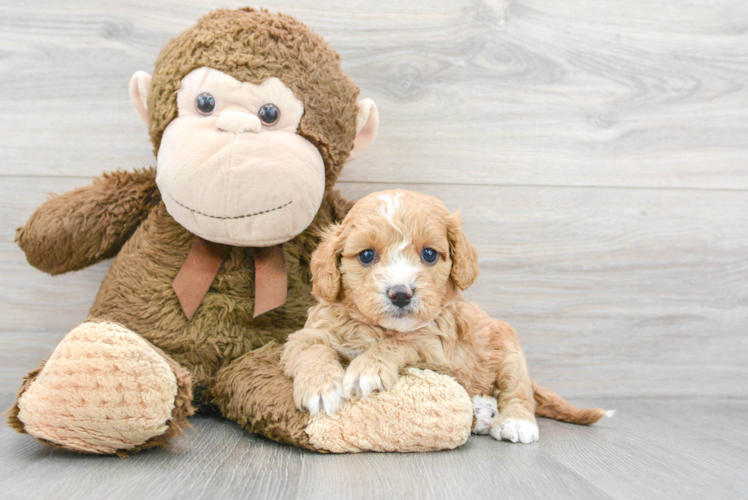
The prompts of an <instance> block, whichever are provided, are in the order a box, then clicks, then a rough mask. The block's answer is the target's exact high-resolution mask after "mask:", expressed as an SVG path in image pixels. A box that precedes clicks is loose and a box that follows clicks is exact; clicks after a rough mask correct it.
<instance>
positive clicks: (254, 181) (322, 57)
mask: <svg viewBox="0 0 748 500" xmlns="http://www.w3.org/2000/svg"><path fill="white" fill-rule="evenodd" d="M358 92H359V91H358V88H357V87H356V85H355V84H354V83H353V82H352V81H351V80H350V79H349V78H348V77H347V76H346V75H345V74H344V73H343V71H342V69H341V67H340V56H339V55H338V54H337V52H335V51H334V50H333V49H332V48H331V47H330V46H328V45H327V44H326V43H325V41H324V40H322V38H321V37H320V36H319V35H317V34H316V33H314V32H313V31H312V30H310V29H309V28H308V27H306V26H305V25H303V24H302V23H300V22H299V21H297V20H296V19H294V18H292V17H289V16H285V15H281V14H271V13H268V12H265V11H256V10H253V9H249V8H245V9H239V10H219V11H216V12H213V13H211V14H210V15H208V16H205V17H203V18H202V19H200V21H199V22H198V23H197V25H195V26H193V27H192V28H190V29H188V30H187V31H185V32H184V33H182V34H181V35H179V36H177V37H176V38H174V39H172V40H171V41H169V43H167V44H166V46H165V47H164V48H163V50H162V51H161V54H160V55H159V57H158V60H157V61H156V65H155V70H154V74H153V77H152V78H151V76H150V75H148V74H147V73H144V72H140V71H139V72H137V73H136V74H135V75H134V76H133V77H132V80H131V81H130V95H131V97H132V99H133V102H134V103H135V107H136V109H137V111H138V113H139V114H140V116H141V118H142V119H143V121H145V123H146V124H147V125H148V127H149V130H150V135H151V140H152V142H153V146H154V153H155V154H156V156H157V161H158V164H157V175H156V182H157V184H158V187H159V190H160V191H161V196H162V199H163V201H164V204H165V205H166V208H167V210H168V212H169V213H170V214H171V216H172V217H174V219H175V220H176V221H177V222H179V223H180V224H181V225H182V226H184V227H185V228H186V229H188V230H189V231H190V232H192V233H194V234H196V235H198V236H200V237H202V238H204V239H206V240H210V241H214V242H216V243H225V244H229V245H237V246H270V245H275V244H278V243H282V242H285V241H288V240H290V239H292V238H293V237H295V236H296V235H298V234H299V233H301V232H302V231H304V229H306V228H307V227H308V226H309V224H310V223H311V222H312V220H313V219H314V217H315V215H316V214H317V212H318V210H319V208H320V205H321V203H322V199H323V196H324V194H325V191H326V190H328V189H330V188H331V187H332V185H333V184H334V183H335V180H336V179H337V177H338V174H339V173H340V170H341V168H342V167H343V163H344V162H345V161H346V160H347V159H352V158H355V157H357V156H358V155H360V154H361V153H362V152H363V151H364V150H365V149H366V147H367V146H368V145H369V144H371V142H373V140H374V138H375V136H376V131H377V124H378V115H377V109H376V106H375V105H374V103H373V102H372V101H371V100H369V99H365V100H363V101H360V102H357V101H356V99H357V97H358Z"/></svg>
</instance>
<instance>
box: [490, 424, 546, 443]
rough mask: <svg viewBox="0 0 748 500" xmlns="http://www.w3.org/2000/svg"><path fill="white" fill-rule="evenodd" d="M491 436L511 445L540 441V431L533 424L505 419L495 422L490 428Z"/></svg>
mask: <svg viewBox="0 0 748 500" xmlns="http://www.w3.org/2000/svg"><path fill="white" fill-rule="evenodd" d="M491 436H493V438H494V439H497V440H499V441H501V440H502V439H503V440H504V441H511V442H512V443H518V442H519V443H534V442H535V441H537V440H538V439H540V430H539V429H538V426H537V424H535V423H534V422H528V421H527V420H517V419H514V418H507V419H504V420H500V421H497V422H495V423H494V424H493V426H492V427H491Z"/></svg>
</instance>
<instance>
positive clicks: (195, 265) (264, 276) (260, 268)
mask: <svg viewBox="0 0 748 500" xmlns="http://www.w3.org/2000/svg"><path fill="white" fill-rule="evenodd" d="M229 251H231V247H230V246H228V245H221V244H220V243H213V242H211V241H207V240H204V239H202V238H197V239H196V240H195V244H194V245H192V249H191V250H190V253H189V254H187V259H186V260H185V261H184V264H182V268H181V269H180V270H179V273H178V274H177V277H176V278H174V282H173V283H172V284H171V286H172V288H173V289H174V291H175V292H176V294H177V298H178V299H179V304H180V305H181V306H182V310H183V311H184V314H185V315H186V316H187V319H190V320H191V319H192V316H193V315H194V314H195V311H197V308H198V307H200V303H201V302H202V301H203V299H204V298H205V295H206V294H207V293H208V290H209V289H210V285H211V284H212V283H213V280H214V279H215V278H216V275H217V274H218V270H219V269H220V268H221V265H222V264H223V262H224V261H225V260H226V257H228V255H229ZM254 260H255V308H254V317H255V318H256V317H257V316H259V315H260V314H264V313H266V312H268V311H272V310H273V309H275V308H277V307H280V306H282V305H283V304H285V303H286V295H287V293H288V279H287V276H286V259H285V257H284V255H283V247H282V246H281V245H275V246H272V247H264V248H255V249H254Z"/></svg>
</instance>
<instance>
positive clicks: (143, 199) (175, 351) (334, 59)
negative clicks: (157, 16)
mask: <svg viewBox="0 0 748 500" xmlns="http://www.w3.org/2000/svg"><path fill="white" fill-rule="evenodd" d="M339 59H340V58H339V56H338V54H337V53H336V52H335V51H334V50H333V49H332V48H331V47H329V46H328V45H327V44H326V43H325V42H324V41H323V40H322V38H321V37H319V36H318V35H317V34H315V33H313V32H312V31H311V30H310V29H309V28H307V27H306V26H304V25H303V24H301V23H300V22H298V21H297V20H295V19H294V18H292V17H289V16H285V15H280V14H270V13H268V12H264V11H255V10H252V9H248V8H247V9H240V10H238V11H232V10H219V11H216V12H213V13H211V14H210V15H208V16H205V17H203V18H202V19H200V21H199V22H198V23H197V24H196V25H195V26H194V27H192V28H190V29H188V30H187V31H185V32H184V33H182V34H181V35H179V36H177V37H176V38H174V39H173V40H171V41H170V42H169V43H167V45H166V46H165V47H164V49H163V50H162V51H161V54H160V55H159V57H158V60H157V62H156V65H155V72H154V75H153V84H152V92H151V94H150V96H149V98H148V109H149V114H150V135H151V140H152V142H153V146H154V151H155V152H157V151H158V148H159V145H160V140H161V136H162V133H163V131H164V129H165V128H166V126H167V125H168V124H169V122H170V121H171V120H172V119H174V118H175V117H176V115H177V107H176V90H177V89H178V88H179V85H180V80H181V78H182V77H184V76H185V75H187V74H188V73H189V72H190V71H192V70H193V69H195V68H197V67H200V66H207V67H211V68H214V69H217V70H220V71H223V72H225V73H227V74H229V75H231V76H233V77H234V78H236V79H238V80H240V81H243V82H252V83H260V82H261V81H263V80H265V79H266V78H268V77H270V76H276V77H279V78H280V79H282V80H283V82H284V83H285V84H286V85H287V86H288V87H289V88H291V89H292V90H293V91H294V93H295V95H296V96H297V97H298V98H299V99H300V100H301V101H302V102H303V103H304V108H305V112H304V116H303V118H302V120H301V124H300V126H299V130H298V133H299V134H300V135H301V136H303V137H305V138H306V139H307V140H309V141H310V142H311V143H312V144H314V145H315V146H316V147H317V148H318V149H319V151H320V154H321V155H322V158H323V160H324V163H325V169H326V175H327V177H326V183H327V184H326V191H325V196H324V200H323V202H322V206H321V208H320V209H319V212H318V213H317V215H316V217H315V219H314V221H313V222H312V224H311V225H310V226H309V227H308V228H307V229H306V230H305V231H304V232H303V233H301V234H300V235H298V236H297V237H295V238H294V239H293V240H291V241H289V242H286V243H285V244H284V245H283V250H284V253H285V257H286V269H287V272H288V300H287V302H286V304H285V305H284V306H282V307H280V308H278V309H276V310H273V311H271V312H269V313H267V314H264V315H262V316H260V317H258V318H256V319H252V312H253V303H254V300H253V295H254V292H253V291H254V265H253V264H254V262H253V256H252V249H250V248H240V247H233V248H232V249H231V251H230V254H229V256H228V258H227V259H226V261H225V262H224V264H223V266H222V267H221V269H220V271H219V273H218V276H217V277H216V279H215V280H214V282H213V284H212V286H211V288H210V291H209V292H208V294H207V296H206V297H205V299H204V300H203V302H202V304H201V306H200V307H199V309H198V310H197V312H196V313H195V315H194V317H193V318H192V320H191V321H188V320H187V318H186V317H185V315H184V313H183V312H182V310H181V308H180V305H179V301H178V299H177V297H176V295H175V293H174V290H173V289H172V287H171V284H172V282H173V280H174V278H175V276H176V274H177V272H178V271H179V269H180V267H181V265H182V264H183V262H184V260H185V258H186V256H187V253H188V252H189V250H190V248H191V247H192V245H193V243H194V241H195V236H194V235H193V234H191V233H189V232H188V231H187V230H186V229H184V228H183V227H182V226H180V225H179V224H178V223H177V222H176V221H174V219H173V218H172V217H171V216H170V215H169V214H168V213H167V211H166V208H165V206H164V204H163V203H162V202H161V197H160V194H159V191H158V188H157V187H156V182H155V170H154V169H146V170H139V171H135V172H123V171H118V172H114V173H110V174H105V175H104V176H102V177H101V178H98V179H97V180H95V181H94V183H93V184H92V185H91V186H87V187H83V188H79V189H76V190H74V191H71V192H69V193H67V194H64V195H62V196H57V197H53V198H52V199H50V200H49V201H47V202H46V203H45V204H43V205H42V206H41V207H40V208H39V209H38V210H37V211H36V212H35V213H34V215H32V216H31V218H30V219H29V221H28V222H27V223H26V225H25V226H24V227H22V228H20V229H19V230H18V232H17V235H16V240H17V242H18V244H19V246H20V247H21V248H22V249H23V251H24V252H25V253H26V256H27V259H28V261H29V263H31V264H32V265H33V266H35V267H37V268H38V269H41V270H42V271H45V272H48V273H51V274H61V273H65V272H68V271H73V270H77V269H81V268H83V267H86V266H89V265H91V264H94V263H96V262H99V261H101V260H103V259H106V258H109V257H112V256H116V257H115V259H114V262H113V264H112V267H111V269H110V271H109V274H108V275H107V276H106V278H105V279H104V281H103V283H102V285H101V288H100V290H99V292H98V294H97V296H96V300H95V302H94V304H93V307H92V308H91V310H90V313H89V320H106V321H111V322H115V323H119V324H121V325H123V326H125V327H127V328H129V329H130V330H132V331H134V332H137V333H138V334H140V335H141V336H143V337H144V338H145V339H146V340H148V341H150V342H151V343H152V344H153V345H155V346H157V347H158V348H159V349H161V350H163V353H165V354H163V355H164V357H165V358H166V359H167V361H169V362H170V363H175V365H174V370H175V373H177V375H178V379H179V380H180V392H179V396H178V401H177V408H175V412H177V413H178V414H179V415H175V416H176V420H175V422H176V425H175V429H176V428H181V427H182V426H183V425H184V424H185V423H186V416H187V415H189V414H191V412H192V405H194V406H196V407H201V406H205V405H207V404H210V403H214V404H216V405H217V407H218V408H219V409H220V410H221V411H222V412H223V413H224V414H225V415H226V416H228V417H229V418H232V419H233V420H236V421H237V422H239V423H241V424H242V425H244V426H246V427H247V428H248V429H250V430H251V431H253V432H264V433H265V435H266V436H268V437H270V438H272V439H277V440H281V441H286V442H290V443H293V444H297V445H301V446H309V445H308V444H307V442H306V441H304V440H305V439H306V437H305V436H304V433H303V427H304V425H305V422H306V420H305V419H304V418H299V417H298V415H296V414H295V413H294V412H295V409H294V408H293V404H292V403H290V406H288V405H287V406H288V408H286V407H285V406H283V405H279V404H278V402H277V395H276V394H275V393H274V392H273V390H274V389H273V387H274V386H273V385H272V384H269V385H266V386H261V387H259V388H256V389H252V388H251V385H252V384H253V381H252V379H251V378H250V379H247V380H243V379H241V378H237V377H236V374H243V373H246V371H247V370H246V367H247V366H248V363H249V362H250V358H242V356H244V355H246V354H247V353H250V352H251V351H252V350H253V349H256V348H258V347H261V346H263V345H265V344H267V343H268V342H271V341H279V342H283V341H284V340H285V338H286V336H287V335H288V334H289V333H291V332H293V331H295V330H297V329H300V328H301V327H302V326H303V325H304V321H305V318H306V310H307V309H308V308H309V307H310V306H311V305H313V303H314V300H313V298H312V295H311V273H310V270H309V261H310V258H311V254H312V251H313V250H314V248H315V247H316V246H317V244H318V242H319V236H318V234H319V233H320V232H321V229H322V228H323V227H325V226H327V225H329V224H331V223H334V222H337V221H340V220H341V219H342V218H343V217H344V216H345V214H346V212H347V211H348V210H349V209H350V206H351V203H350V202H348V201H347V200H345V199H343V198H342V197H341V196H340V193H339V192H338V191H336V190H334V189H332V186H333V184H334V183H335V180H336V179H337V177H338V174H339V173H340V170H341V169H342V167H343V163H344V161H345V160H346V158H347V157H348V154H349V152H350V150H351V148H352V144H353V139H354V136H355V129H356V127H355V124H356V113H357V108H356V98H357V96H358V88H357V87H356V86H355V84H354V83H353V82H352V81H351V80H350V79H349V78H348V77H347V76H346V75H345V74H344V73H343V72H342V70H341V67H340V62H339ZM262 352H268V351H262ZM260 354H262V353H258V354H257V355H255V357H256V356H259V355H260ZM276 357H277V356H276ZM257 362H259V361H257ZM179 367H183V368H184V369H186V372H185V373H188V374H189V376H190V377H191V380H192V385H191V387H190V386H189V384H185V383H182V382H184V380H185V379H184V377H181V378H180V373H181V372H180V369H179ZM222 369H223V370H224V371H223V372H221V373H222V377H220V380H219V382H220V383H216V381H217V375H218V374H219V371H220V370H222ZM34 373H35V372H32V374H30V375H29V377H27V380H26V382H24V386H23V387H22V388H21V393H22V392H23V390H24V388H25V387H26V386H27V385H28V384H30V383H31V382H32V381H33V377H34ZM268 376H269V377H270V378H272V377H279V378H282V374H281V373H280V371H279V370H277V373H275V372H273V374H272V375H268ZM232 377H233V378H232ZM276 383H277V384H281V385H282V384H283V383H284V382H282V381H276ZM243 384H244V385H243ZM190 391H194V399H193V398H191V397H190V395H191V392H190ZM250 391H254V392H252V394H251V398H254V399H253V401H254V402H249V401H242V400H241V399H240V398H241V397H244V396H242V395H246V394H248V393H249V392H250ZM263 391H264V392H263ZM235 398H239V399H235ZM251 398H250V399H251ZM190 400H191V401H190ZM237 401H242V402H243V403H246V404H242V403H237ZM289 401H290V399H289ZM272 405H276V406H275V407H274V408H273V410H272V411H273V412H275V413H276V414H274V415H272V418H266V416H262V415H260V416H253V415H250V413H251V412H253V411H258V409H259V408H262V407H263V406H264V407H270V406H272ZM283 412H287V416H286V417H282V416H280V414H281V413H283ZM278 421H280V422H284V425H286V427H285V428H283V429H280V428H279V427H278V424H277V422H278ZM273 422H276V423H273ZM9 424H10V425H11V426H12V427H14V428H15V429H16V430H19V431H22V430H23V426H22V424H21V422H20V421H18V419H17V416H16V414H14V413H13V412H11V416H10V418H9ZM175 432H176V431H175ZM170 435H172V432H171V431H168V432H167V434H166V435H163V436H159V437H158V438H154V440H153V442H149V443H146V445H148V446H150V445H158V444H162V443H163V442H165V440H166V439H167V438H168V437H169V436H170ZM146 445H143V446H142V447H141V448H143V447H148V446H146Z"/></svg>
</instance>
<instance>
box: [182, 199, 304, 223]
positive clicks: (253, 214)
mask: <svg viewBox="0 0 748 500" xmlns="http://www.w3.org/2000/svg"><path fill="white" fill-rule="evenodd" d="M169 198H171V199H172V201H174V203H176V204H177V205H179V206H180V207H182V208H186V209H187V210H189V211H190V212H192V213H196V214H197V215H202V216H203V217H210V218H211V219H219V220H231V219H246V218H249V217H256V216H258V215H264V214H268V213H270V212H276V211H278V210H281V209H283V208H285V207H287V206H289V205H290V204H291V203H293V200H291V201H289V202H288V203H285V204H283V205H280V206H277V207H275V208H268V209H266V210H261V211H259V212H254V213H251V214H245V215H235V216H233V217H229V216H226V217H221V216H220V215H210V214H204V213H203V212H200V211H199V210H195V209H194V208H190V207H188V206H187V205H185V204H184V203H180V202H179V201H177V200H175V199H174V197H173V196H172V195H169Z"/></svg>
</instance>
